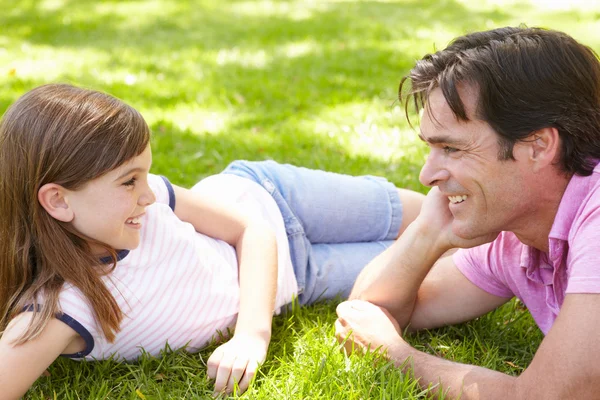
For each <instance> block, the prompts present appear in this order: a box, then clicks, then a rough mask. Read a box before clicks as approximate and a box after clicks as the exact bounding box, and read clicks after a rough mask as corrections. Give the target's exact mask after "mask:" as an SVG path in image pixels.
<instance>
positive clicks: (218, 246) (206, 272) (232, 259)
mask: <svg viewBox="0 0 600 400" xmlns="http://www.w3.org/2000/svg"><path fill="white" fill-rule="evenodd" d="M148 179H149V183H150V187H151V188H152V190H153V191H154V193H155V195H156V203H154V204H152V205H151V206H149V207H147V208H146V216H145V224H143V225H142V229H141V233H140V236H141V241H140V245H139V246H138V248H136V249H135V250H132V251H129V252H128V251H122V252H120V253H119V258H120V260H119V262H118V263H117V267H116V268H115V270H114V271H113V272H112V273H111V274H110V275H108V276H106V277H105V278H104V282H105V283H106V285H107V287H108V288H109V290H110V291H111V293H112V295H113V296H114V297H115V299H116V301H117V303H118V304H119V307H120V308H121V310H122V311H123V315H124V318H123V321H122V322H121V330H120V331H119V332H118V333H117V335H116V338H115V340H114V341H113V343H109V342H108V341H107V340H106V339H105V337H104V335H103V334H102V331H101V330H100V329H99V326H98V324H97V323H96V321H95V319H94V314H93V311H92V309H91V308H90V307H89V305H88V302H87V300H86V299H85V298H83V296H82V294H81V293H80V291H79V290H78V289H76V288H74V287H72V286H71V285H68V284H66V285H65V287H64V289H63V291H62V292H61V295H60V299H59V303H60V308H61V310H62V312H63V313H64V315H62V316H61V317H60V319H61V320H63V321H64V322H66V323H67V324H69V325H70V326H71V327H72V328H73V329H75V330H76V331H77V332H78V333H79V334H80V335H81V336H82V337H83V338H84V339H85V341H86V345H87V346H86V347H87V348H86V350H85V351H83V352H81V353H77V354H70V355H65V356H67V357H72V358H86V359H105V358H108V357H110V356H114V357H115V359H121V360H122V359H125V360H134V359H136V358H137V357H139V356H140V355H141V349H142V348H143V349H144V350H145V351H146V352H147V353H149V354H152V355H159V353H160V351H161V350H163V349H164V348H165V345H166V344H168V345H169V347H170V348H171V349H178V348H181V347H183V346H186V345H187V348H188V350H190V351H195V350H198V349H201V348H202V347H204V346H206V345H207V344H208V342H209V341H210V340H211V338H213V337H214V336H215V334H216V333H217V332H218V331H221V332H223V333H226V331H227V328H231V327H233V326H234V325H235V322H236V318H237V313H238V310H239V300H240V298H239V292H240V290H239V281H238V264H237V258H236V252H235V249H234V248H233V247H232V246H230V245H229V244H227V243H225V242H222V241H219V240H216V239H213V238H211V237H208V236H205V235H203V234H200V233H198V232H196V231H195V230H194V227H193V226H192V225H191V224H189V223H187V222H183V221H181V220H180V219H179V218H178V217H177V216H176V215H175V213H174V212H173V210H174V207H175V201H176V199H175V198H174V194H173V189H172V187H171V184H170V183H169V182H168V180H166V179H165V178H161V177H159V176H156V175H150V176H149V178H148ZM193 190H195V191H199V192H203V191H204V192H218V193H221V194H223V195H225V196H227V199H230V200H232V201H234V202H236V203H238V204H239V205H240V207H241V209H242V210H243V211H245V212H249V213H253V214H254V215H262V217H263V218H264V219H265V220H267V221H268V222H270V223H271V225H272V226H273V228H274V230H275V233H276V236H277V244H278V256H279V260H278V261H279V265H278V283H277V297H276V301H275V306H276V310H277V311H278V310H279V309H280V308H281V307H282V306H284V305H285V304H288V303H289V302H290V301H291V300H292V297H293V296H295V295H296V294H297V291H298V285H297V283H296V277H295V275H294V271H293V267H292V263H291V260H290V255H289V245H288V241H287V236H286V232H285V227H284V224H283V218H282V216H281V213H280V211H279V209H278V207H277V205H276V203H275V201H274V200H273V198H272V197H271V196H270V195H269V193H268V192H267V191H266V190H264V189H263V188H262V187H261V186H260V185H258V184H257V183H255V182H253V181H251V180H248V179H245V178H241V177H238V176H235V175H227V174H221V175H214V176H211V177H209V178H207V179H205V180H203V181H201V182H200V183H199V184H197V185H196V186H195V187H194V188H193Z"/></svg>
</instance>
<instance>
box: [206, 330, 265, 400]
mask: <svg viewBox="0 0 600 400" xmlns="http://www.w3.org/2000/svg"><path fill="white" fill-rule="evenodd" d="M269 341H270V338H269V339H266V340H265V338H263V337H261V335H253V334H246V333H241V334H237V333H236V334H235V335H234V336H233V338H231V340H230V341H228V342H227V343H224V344H222V345H221V346H219V347H217V349H216V350H215V351H214V352H213V353H212V355H211V356H210V358H209V359H208V363H207V367H208V368H207V375H208V377H209V378H210V379H214V381H215V394H218V393H220V392H226V393H231V392H233V389H234V386H235V384H236V383H237V385H238V387H239V393H243V392H244V391H246V389H248V386H249V385H250V382H251V381H252V378H254V375H256V370H257V369H258V366H259V365H260V364H262V363H263V362H264V361H265V358H266V356H267V349H268V347H269Z"/></svg>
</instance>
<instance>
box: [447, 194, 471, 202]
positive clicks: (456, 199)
mask: <svg viewBox="0 0 600 400" xmlns="http://www.w3.org/2000/svg"><path fill="white" fill-rule="evenodd" d="M466 199H467V195H466V194H463V195H462V196H448V200H450V203H452V204H457V203H462V202H463V201H465V200H466Z"/></svg>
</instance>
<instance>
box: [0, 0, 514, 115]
mask: <svg viewBox="0 0 600 400" xmlns="http://www.w3.org/2000/svg"><path fill="white" fill-rule="evenodd" d="M15 4H16V3H15ZM39 4H40V3H39V2H38V1H34V0H30V1H23V2H19V3H18V5H12V7H8V12H5V13H3V15H2V16H0V24H1V25H2V26H3V28H4V30H5V32H7V33H8V32H10V36H8V35H7V36H6V39H7V40H12V41H16V42H19V41H21V42H23V43H29V44H31V45H34V46H47V47H50V48H54V49H56V50H60V49H69V50H75V51H77V50H78V49H82V50H87V49H92V50H94V51H96V52H99V53H101V54H103V57H102V60H103V61H100V62H99V65H90V66H89V68H90V70H89V71H65V72H64V73H63V75H62V76H61V77H60V78H59V79H61V80H64V81H69V82H72V81H75V82H78V81H79V82H81V81H82V80H83V81H84V82H81V83H83V84H88V85H92V86H95V87H98V85H99V84H100V87H101V88H102V89H103V90H106V91H108V92H110V93H112V94H114V95H116V96H118V97H121V98H125V99H127V101H130V102H132V103H134V104H136V105H138V106H142V105H144V106H148V107H161V108H162V107H164V108H168V107H172V106H173V105H174V104H176V103H178V102H180V103H181V102H183V103H196V102H199V103H200V105H201V106H202V98H211V99H214V98H216V99H219V107H223V105H227V104H229V105H233V106H234V107H236V108H237V109H240V110H242V111H243V110H248V112H251V113H255V114H258V115H265V114H266V111H267V110H268V109H269V108H273V107H270V106H267V105H266V104H271V103H275V104H276V107H277V108H278V109H280V110H281V111H280V114H281V115H282V117H286V116H289V115H290V114H297V113H305V114H307V115H309V114H314V113H316V112H318V111H319V110H320V109H321V108H323V107H327V106H328V105H331V104H339V103H341V102H350V101H356V100H360V101H364V100H365V99H370V98H373V97H378V96H379V97H382V98H383V99H385V100H389V101H390V102H391V101H393V99H394V98H395V89H396V88H395V86H396V85H397V82H398V81H399V78H400V77H401V76H402V75H403V74H404V73H405V72H406V70H408V69H409V68H410V67H411V66H412V64H413V60H414V59H415V58H416V57H417V54H413V53H411V50H410V46H406V45H404V46H399V43H400V42H402V41H412V40H414V38H415V37H416V36H417V35H419V31H420V30H422V29H427V30H431V29H438V28H442V29H448V28H449V27H452V30H454V29H456V30H458V31H460V32H462V31H466V30H468V29H469V28H470V27H472V26H474V24H480V25H481V24H484V23H485V21H487V20H490V19H493V20H500V21H501V20H503V19H505V18H507V14H506V13H505V12H504V11H501V10H500V9H498V10H495V11H492V12H487V11H485V12H483V11H474V10H471V9H468V8H466V7H465V6H464V5H463V4H461V3H459V2H456V1H452V0H446V1H441V2H440V1H434V0H429V1H426V2H421V1H404V2H396V3H383V2H377V1H364V2H357V3H346V2H332V3H327V2H323V3H316V5H314V6H313V7H309V9H308V10H307V13H308V14H307V16H305V17H303V18H298V16H297V15H296V14H297V13H298V9H296V8H292V10H291V11H290V12H289V13H286V12H277V13H270V14H269V13H268V12H267V11H266V10H261V9H260V8H259V9H258V11H257V12H256V13H254V14H253V13H251V12H249V11H248V10H247V9H248V8H249V7H248V5H247V4H246V7H245V8H244V7H243V5H244V4H245V3H244V2H234V3H231V4H230V5H229V6H223V7H215V6H214V5H211V4H210V3H209V2H192V1H179V2H167V1H165V2H162V3H160V2H158V3H156V2H155V3H151V5H152V4H154V8H151V9H148V10H146V11H144V8H143V7H142V5H141V4H139V5H137V3H136V2H127V3H123V4H119V2H112V5H113V6H114V7H113V8H109V7H106V6H103V4H101V3H98V2H95V1H91V0H87V1H74V0H64V1H63V2H62V3H59V4H61V5H60V6H57V7H55V8H50V9H48V8H46V9H43V8H41V6H40V5H39ZM294 4H295V3H293V2H285V1H278V2H274V4H273V5H272V7H273V8H274V9H277V7H280V8H281V7H284V8H285V6H286V5H292V6H293V5H294ZM260 5H261V4H260V3H257V4H255V7H260ZM128 7H129V8H128ZM290 7H291V6H290ZM117 10H120V11H117ZM261 11H264V13H265V15H261V14H260V12H261ZM412 51H414V50H412ZM94 69H97V70H103V71H111V70H120V69H123V70H127V71H131V73H132V74H136V75H140V74H144V75H145V76H147V77H148V80H149V81H151V82H152V84H150V85H147V87H144V85H143V84H140V85H137V86H134V87H132V86H131V85H128V84H126V83H125V82H122V81H112V82H110V83H108V84H107V83H106V82H98V77H97V76H96V75H97V74H95V72H94ZM40 76H43V71H41V74H40ZM159 80H160V81H162V82H163V83H162V84H159ZM32 86H33V85H32ZM158 87H160V89H158ZM199 93H200V95H199ZM203 93H204V94H203Z"/></svg>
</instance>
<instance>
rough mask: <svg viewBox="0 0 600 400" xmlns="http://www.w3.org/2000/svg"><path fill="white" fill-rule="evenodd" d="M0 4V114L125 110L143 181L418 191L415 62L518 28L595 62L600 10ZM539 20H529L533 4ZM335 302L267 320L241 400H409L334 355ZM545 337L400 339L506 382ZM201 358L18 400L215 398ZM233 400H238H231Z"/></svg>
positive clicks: (367, 363)
mask: <svg viewBox="0 0 600 400" xmlns="http://www.w3.org/2000/svg"><path fill="white" fill-rule="evenodd" d="M561 3H566V1H565V2H558V1H550V2H549V1H541V0H539V1H531V2H517V1H506V0H504V1H503V0H488V1H481V2H475V1H466V0H440V1H433V0H424V1H416V0H415V1H391V0H390V1H385V0H381V1H333V0H330V1H325V0H322V1H311V0H298V1H234V0H228V1H225V0H222V1H219V0H205V1H183V0H181V1H176V0H171V1H167V0H162V1H161V0H154V1H151V0H145V1H144V0H131V1H118V0H113V1H92V0H45V1H41V0H22V1H18V2H15V1H14V0H0V8H1V9H2V13H1V14H0V85H1V87H2V90H1V91H0V112H3V111H4V110H5V109H6V107H8V105H9V104H10V103H12V102H13V101H14V100H15V99H16V98H17V97H18V96H19V95H21V94H22V93H24V92H25V91H26V90H28V89H30V88H33V87H35V86H37V85H40V84H43V83H48V82H70V83H74V84H77V85H82V86H86V87H90V88H94V89H99V90H103V91H107V92H109V93H111V94H113V95H115V96H117V97H119V98H121V99H123V100H125V101H126V102H127V103H129V104H131V105H133V106H134V107H136V108H137V109H139V110H140V111H141V112H142V114H143V115H144V116H145V118H146V120H147V121H148V123H149V125H150V126H151V129H152V131H153V139H152V141H153V151H154V165H153V168H152V172H154V173H158V174H163V175H166V176H168V177H169V178H170V179H171V181H172V182H174V183H176V184H180V185H184V186H186V185H187V186H189V185H192V184H193V183H195V182H196V181H198V180H199V179H201V178H203V177H205V176H207V175H210V174H214V173H217V172H219V171H221V170H222V169H223V168H224V167H225V166H226V165H227V164H228V163H229V162H230V161H232V160H235V159H250V160H262V159H274V160H277V161H280V162H289V163H293V164H298V165H303V166H307V167H312V168H321V169H326V170H331V171H339V172H345V173H351V174H375V175H383V176H386V177H387V178H388V179H390V180H391V181H393V182H394V183H395V184H396V185H398V186H402V187H408V188H412V189H415V190H419V191H422V192H425V191H426V188H424V187H422V186H421V185H420V184H419V182H418V174H419V170H420V166H421V165H422V163H423V160H424V158H425V157H426V150H425V148H424V147H423V145H422V144H421V143H420V142H419V140H418V138H417V136H416V133H415V132H414V130H412V129H411V128H410V127H409V126H408V124H407V123H406V121H405V120H404V116H403V114H402V112H401V109H400V106H399V105H398V104H397V102H396V96H397V87H398V83H399V81H400V79H401V77H402V76H403V75H405V74H406V73H407V71H408V70H409V69H410V68H411V66H412V65H413V63H414V61H415V60H416V59H418V58H420V57H421V56H422V55H423V54H425V53H427V52H432V51H434V50H435V49H440V48H443V47H445V46H446V44H447V43H448V42H449V41H450V40H451V39H452V38H453V37H455V36H458V35H460V34H463V33H465V32H469V31H475V30H482V29H490V28H494V27H500V26H505V25H518V24H520V23H525V24H527V25H529V26H542V27H550V28H554V29H559V30H563V31H565V32H567V33H569V34H571V35H573V36H574V37H576V38H577V39H579V40H581V41H582V42H584V43H586V44H588V45H590V46H592V47H593V48H594V49H595V50H596V51H600V4H598V3H597V2H596V3H594V2H584V1H571V2H570V4H571V6H570V7H564V6H562V5H561ZM542 4H544V5H542ZM334 321H335V303H323V304H318V305H315V306H311V307H306V308H295V309H294V310H293V312H291V313H288V314H286V315H282V316H278V317H276V318H275V320H274V331H273V332H274V333H273V341H272V345H271V348H270V351H269V355H268V358H267V361H266V363H265V364H264V365H263V366H262V368H261V371H260V374H259V376H258V377H257V379H256V381H255V383H254V384H253V385H252V387H251V388H250V390H249V391H248V392H247V393H246V394H244V395H243V396H241V397H242V398H248V399H368V398H376V399H420V398H427V397H429V396H430V393H432V392H435V391H436V388H432V389H431V391H427V390H425V391H424V390H422V389H421V388H419V387H418V385H417V384H416V381H415V380H414V379H413V378H412V377H411V376H410V374H401V373H400V372H399V371H398V370H396V369H394V368H393V367H392V366H391V365H390V364H389V363H387V362H385V360H383V359H380V358H378V357H375V356H373V355H369V356H367V357H364V358H358V357H356V356H351V357H346V356H344V355H343V354H342V353H341V352H340V351H339V348H338V345H337V344H336V342H335V340H334V337H333V331H334V330H333V322H334ZM541 339H542V334H541V333H540V331H539V330H538V329H537V328H536V327H535V324H534V323H533V321H532V320H531V318H530V316H529V314H528V313H527V311H526V310H524V308H523V307H522V305H521V304H520V303H518V302H511V303H509V304H507V305H506V306H504V307H502V308H500V309H499V310H496V311H494V312H492V313H490V314H488V315H486V316H484V317H482V318H479V319H478V320H476V321H473V322H471V323H468V324H463V325H460V326H456V327H449V328H445V329H438V330H435V331H431V332H424V333H420V334H417V335H413V336H411V337H408V340H409V341H410V342H411V343H412V344H413V345H414V346H415V347H417V348H419V349H421V350H423V351H426V352H428V353H432V354H437V355H440V356H443V357H446V358H449V359H452V360H455V361H459V362H465V363H474V364H477V365H481V366H485V367H488V368H493V369H497V370H500V371H503V372H506V373H509V374H519V373H520V372H521V371H522V370H523V369H524V368H526V367H527V365H528V364H529V362H530V361H531V359H532V357H533V354H534V352H535V350H536V349H537V346H538V345H539V343H540V341H541ZM209 354H210V349H208V350H206V351H204V352H201V353H199V354H187V353H185V352H182V351H176V352H171V351H166V355H165V357H163V358H161V359H154V358H151V357H144V358H143V359H142V360H141V361H140V362H138V363H135V364H119V363H115V362H111V361H104V362H97V363H77V362H74V361H70V360H59V361H58V362H56V363H55V364H54V365H53V366H52V367H51V368H50V370H49V373H50V375H49V376H44V377H42V378H40V379H39V380H38V381H37V382H36V384H35V385H34V386H33V388H32V389H31V390H30V391H29V392H28V394H27V396H26V398H28V399H49V398H50V399H53V398H57V399H148V400H150V399H181V398H186V399H188V398H203V397H208V396H209V395H210V394H211V393H212V388H211V385H210V383H209V382H208V381H207V379H206V374H205V361H206V359H207V357H208V355H209ZM233 397H236V396H235V395H234V396H233Z"/></svg>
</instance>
